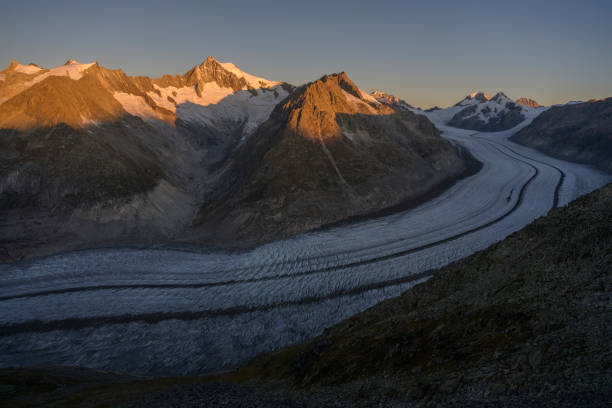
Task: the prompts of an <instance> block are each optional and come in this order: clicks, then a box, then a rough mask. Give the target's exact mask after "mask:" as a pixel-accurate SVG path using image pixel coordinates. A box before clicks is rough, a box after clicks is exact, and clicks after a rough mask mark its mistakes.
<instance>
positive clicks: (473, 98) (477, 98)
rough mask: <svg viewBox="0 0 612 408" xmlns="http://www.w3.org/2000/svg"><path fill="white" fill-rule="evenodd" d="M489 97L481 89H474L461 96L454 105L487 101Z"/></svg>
mask: <svg viewBox="0 0 612 408" xmlns="http://www.w3.org/2000/svg"><path fill="white" fill-rule="evenodd" d="M490 99H491V97H490V96H489V95H487V94H486V93H484V92H482V91H475V92H472V93H471V94H469V95H468V96H466V97H465V98H463V99H462V100H461V101H460V102H458V103H457V104H456V105H455V106H467V105H475V104H478V103H482V102H487V101H489V100H490Z"/></svg>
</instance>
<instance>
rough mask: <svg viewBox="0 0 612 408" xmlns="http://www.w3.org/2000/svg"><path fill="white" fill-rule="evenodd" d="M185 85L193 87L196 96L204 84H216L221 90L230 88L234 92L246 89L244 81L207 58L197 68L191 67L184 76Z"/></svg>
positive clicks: (199, 93)
mask: <svg viewBox="0 0 612 408" xmlns="http://www.w3.org/2000/svg"><path fill="white" fill-rule="evenodd" d="M184 79H185V82H186V84H187V85H189V86H195V88H196V92H197V94H198V96H201V93H202V89H203V87H204V85H205V84H206V83H210V82H216V83H217V85H219V86H220V87H222V88H232V89H233V90H234V91H235V92H236V91H239V90H243V89H246V85H247V83H246V80H245V79H244V78H239V77H238V76H237V75H235V74H234V73H232V72H229V71H228V70H226V69H225V68H224V67H223V65H221V63H219V61H217V60H216V59H214V58H213V57H212V56H209V57H208V58H206V60H204V62H202V63H201V64H200V65H199V66H195V67H193V68H192V69H191V70H189V71H188V72H187V73H186V74H185V75H184Z"/></svg>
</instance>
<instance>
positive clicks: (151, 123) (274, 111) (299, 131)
mask: <svg viewBox="0 0 612 408" xmlns="http://www.w3.org/2000/svg"><path fill="white" fill-rule="evenodd" d="M608 108H609V100H605V101H589V102H587V103H580V102H577V103H568V104H567V105H563V106H556V107H553V108H550V109H549V110H547V109H548V108H547V107H542V106H540V105H539V104H538V103H537V102H535V101H533V100H531V99H527V98H520V99H519V100H517V101H516V102H514V101H512V100H511V99H509V98H508V97H507V96H506V95H505V94H504V93H502V92H499V93H497V94H496V95H495V96H493V97H490V96H489V95H487V94H486V93H484V92H474V93H472V94H470V95H468V96H466V97H465V98H463V99H462V100H461V101H460V102H458V103H457V104H455V105H454V106H451V107H448V108H444V109H442V108H432V109H430V110H427V111H423V110H421V109H420V108H415V107H414V106H412V105H410V104H409V103H407V102H406V101H404V100H402V99H400V98H398V97H396V96H394V95H392V94H389V93H386V92H382V91H374V92H372V93H371V94H366V93H365V92H363V91H362V90H361V89H359V87H358V86H357V85H356V84H354V83H353V82H352V81H351V80H350V79H349V77H348V76H347V75H346V74H345V73H340V74H333V75H326V76H324V77H322V78H320V79H318V80H316V81H314V82H311V83H308V84H306V85H303V86H300V87H297V88H296V87H294V86H292V85H290V84H286V83H283V82H277V81H270V80H267V79H264V78H261V77H257V76H254V75H250V74H248V73H246V72H244V71H242V70H241V69H239V68H238V67H236V66H235V65H233V64H231V63H222V62H219V61H217V60H215V59H214V58H213V57H208V58H207V59H206V60H205V61H204V62H202V63H201V64H200V65H196V66H194V67H193V68H191V69H190V70H189V71H187V72H186V73H184V74H183V75H164V76H162V77H161V78H149V77H144V76H128V75H126V74H125V73H124V72H123V71H121V70H111V69H107V68H105V67H103V66H101V65H100V64H98V63H96V62H94V63H87V64H81V63H79V62H77V61H75V60H72V59H70V60H68V61H67V62H66V63H65V64H64V65H62V66H59V67H55V68H50V69H45V68H41V67H40V66H38V65H36V64H29V65H22V64H20V63H19V62H17V61H12V62H11V63H10V65H9V66H8V67H7V68H6V69H5V70H3V71H0V140H1V141H2V143H1V144H0V214H1V215H2V217H0V230H1V232H2V235H3V236H5V237H10V238H8V239H5V240H4V241H3V242H0V259H7V260H10V259H18V258H21V257H24V256H33V255H37V254H47V253H53V252H56V251H59V250H65V249H69V248H78V247H83V246H89V245H96V244H101V243H108V242H113V243H117V242H155V241H160V240H173V239H181V240H183V239H185V240H190V241H195V242H207V243H216V244H218V243H223V244H229V245H244V244H249V245H250V244H257V243H261V242H266V241H269V240H273V239H278V238H280V237H286V236H289V235H292V234H296V233H299V232H303V231H307V230H310V229H313V228H317V227H320V226H323V225H326V224H329V223H334V222H338V221H341V220H344V219H347V218H349V217H356V216H364V215H366V214H372V213H376V212H379V211H381V210H384V209H389V208H396V207H397V206H404V207H405V206H409V205H415V204H417V203H419V202H421V201H423V200H426V199H427V198H428V197H431V196H432V195H433V194H435V193H436V192H438V191H440V190H441V189H443V188H445V187H446V186H448V185H450V184H451V183H453V182H454V181H455V180H457V179H459V178H461V177H464V176H466V175H468V174H471V173H473V172H475V171H477V169H478V167H479V164H478V163H477V162H476V161H475V160H474V159H473V158H472V157H471V156H470V154H469V153H468V152H467V151H465V150H463V149H462V148H461V147H458V146H453V145H451V144H450V143H449V142H447V141H446V140H445V139H443V138H441V137H440V134H439V132H438V130H437V129H436V127H435V126H434V125H433V124H432V123H431V122H430V121H429V119H428V118H427V117H426V116H425V115H426V114H430V113H431V112H433V111H436V115H440V117H447V118H449V119H445V120H446V124H447V125H448V126H454V127H458V128H463V129H470V130H474V131H478V132H491V131H500V130H508V129H512V128H514V127H515V126H517V125H519V124H521V123H525V120H526V118H529V119H532V118H534V117H536V116H538V115H540V116H539V117H538V118H537V119H536V120H535V121H534V122H533V123H532V124H531V126H528V127H527V128H525V129H524V130H523V131H521V132H520V133H519V134H517V135H515V137H514V140H515V141H517V142H519V143H523V144H526V145H529V146H532V147H536V148H538V149H540V150H542V151H544V152H548V153H550V154H552V155H555V156H557V157H561V158H565V159H568V160H575V161H579V162H583V163H590V164H596V165H599V166H600V168H602V169H604V170H606V171H612V168H611V167H610V165H609V163H610V160H609V157H610V152H611V151H612V148H611V147H610V145H611V143H610V137H609V136H610V131H609V129H610V124H609V120H608V116H609V112H608V111H609V109H608ZM542 112H544V113H542Z"/></svg>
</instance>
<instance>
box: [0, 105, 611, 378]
mask: <svg viewBox="0 0 612 408" xmlns="http://www.w3.org/2000/svg"><path fill="white" fill-rule="evenodd" d="M454 110H456V108H449V109H445V110H439V111H433V112H428V113H425V114H426V115H427V116H428V117H429V118H430V119H431V120H432V121H433V122H434V123H435V124H436V126H437V127H438V129H440V131H441V132H442V136H443V137H445V138H446V139H447V140H449V141H450V142H451V143H453V144H457V145H461V146H464V147H466V148H467V149H468V150H469V151H470V152H471V153H472V154H473V155H474V156H475V157H476V158H477V159H478V160H480V161H481V162H482V163H483V167H482V169H481V170H480V171H479V172H478V173H477V174H474V175H473V176H471V177H468V178H465V179H462V180H460V181H459V182H457V183H456V184H454V185H453V186H452V187H450V188H449V189H447V190H445V191H444V192H442V193H441V194H440V195H438V196H437V197H435V198H433V199H432V200H430V201H427V202H425V203H423V204H422V205H420V206H418V207H416V208H413V209H410V210H406V211H401V212H397V213H394V214H391V215H387V216H383V217H378V218H373V219H368V220H362V221H356V222H351V223H347V224H343V225H339V226H335V227H330V228H326V229H321V230H317V231H312V232H309V233H305V234H301V235H298V236H295V237H292V238H290V239H285V240H281V241H277V242H272V243H269V244H265V245H262V246H259V247H256V248H252V249H248V250H221V249H217V248H210V247H197V246H190V245H182V244H165V245H158V246H155V247H120V248H97V249H89V250H81V251H73V252H68V253H63V254H58V255H55V256H49V257H45V258H38V259H33V260H28V261H22V262H17V263H11V264H3V265H0V367H7V366H42V365H45V366H49V365H69V366H84V367H91V368H96V369H101V370H109V371H117V372H125V373H130V374H134V375H141V376H161V375H179V374H204V373H213V372H219V371H224V370H229V369H232V368H235V367H237V366H239V365H240V364H242V363H244V362H246V361H247V360H248V359H250V358H252V357H254V356H256V355H257V354H260V353H264V352H270V351H273V350H276V349H278V348H280V347H283V346H287V345H289V344H293V343H296V342H300V341H303V340H306V339H308V338H312V337H314V336H316V335H318V334H320V333H321V332H322V331H323V330H324V329H325V328H326V327H329V326H331V325H333V324H335V323H337V322H339V321H341V320H342V319H345V318H347V317H349V316H351V315H353V314H355V313H358V312H360V311H362V310H364V309H366V308H368V307H370V306H372V305H374V304H376V303H378V302H380V301H382V300H384V299H387V298H389V297H393V296H397V295H399V294H401V293H402V292H404V291H406V290H407V289H409V288H410V287H412V286H414V285H416V284H418V283H421V282H423V281H425V280H426V279H427V278H428V277H430V276H431V275H432V273H435V269H437V268H440V267H442V266H444V265H447V264H449V263H451V262H453V261H456V260H458V259H461V258H463V257H465V256H468V255H470V254H472V253H474V252H476V251H479V250H482V249H484V248H486V247H488V246H489V245H491V244H493V243H495V242H498V241H500V240H502V239H503V238H505V237H506V236H508V235H509V234H511V233H513V232H515V231H517V230H519V229H521V228H522V227H523V226H525V225H526V224H528V223H530V222H531V221H533V220H534V219H535V218H537V217H540V216H543V215H545V214H546V213H548V211H550V210H551V209H553V208H555V207H557V206H562V205H566V204H567V203H568V202H570V201H571V200H573V199H575V198H576V197H578V196H580V195H583V194H586V193H588V192H590V191H592V190H594V189H597V188H599V187H601V186H602V185H604V184H607V183H609V182H611V181H612V176H611V175H608V174H605V173H602V172H600V171H598V170H596V169H594V168H591V167H589V166H585V165H580V164H575V163H569V162H565V161H562V160H558V159H554V158H551V157H548V156H545V155H543V154H541V153H539V152H537V151H535V150H532V149H530V148H527V147H523V146H520V145H517V144H515V143H513V142H510V141H509V140H508V138H509V137H510V136H511V135H512V134H514V133H515V132H516V131H518V130H519V129H520V128H521V127H524V126H526V125H527V124H528V123H529V122H530V121H531V120H533V118H534V117H535V116H536V114H537V113H539V111H538V112H536V111H535V110H534V112H533V113H532V114H531V115H530V116H529V117H528V119H527V120H526V121H524V122H523V123H521V124H520V125H518V126H517V127H515V128H513V129H510V130H507V131H503V132H495V133H477V132H474V131H470V130H462V129H456V128H452V127H448V126H445V125H444V123H446V121H447V120H448V119H449V118H450V117H452V115H453V114H454V113H453V112H454ZM419 113H423V112H419Z"/></svg>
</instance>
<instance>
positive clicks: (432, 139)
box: [194, 73, 479, 242]
mask: <svg viewBox="0 0 612 408" xmlns="http://www.w3.org/2000/svg"><path fill="white" fill-rule="evenodd" d="M478 168H479V165H478V164H477V163H476V162H475V160H473V159H472V158H471V157H470V155H469V154H468V153H467V152H465V151H463V150H462V149H460V148H457V147H454V146H452V145H450V144H449V143H448V142H447V141H446V140H444V139H442V138H441V137H440V135H439V133H438V131H437V129H436V128H435V127H434V125H433V124H432V123H431V122H430V121H429V120H428V119H427V118H426V117H425V116H421V115H415V114H413V113H411V112H407V111H397V110H395V109H393V108H392V107H390V106H388V105H386V104H383V103H380V102H379V101H377V100H376V99H374V98H373V97H371V96H368V95H366V94H363V93H362V92H361V91H360V90H359V88H357V86H356V85H355V84H354V83H353V82H352V81H351V80H350V79H349V78H348V76H347V75H346V74H345V73H341V74H334V75H328V76H324V77H322V78H321V79H319V80H318V81H315V82H312V83H310V84H307V85H305V86H302V87H300V88H298V89H297V90H296V91H295V92H293V93H292V94H291V96H290V97H289V98H287V99H286V100H284V101H283V102H282V103H280V104H279V105H278V106H277V107H276V108H275V110H274V111H273V112H272V114H271V116H270V118H269V119H268V120H267V121H266V122H265V123H263V124H262V125H261V126H260V127H259V128H258V130H257V131H256V132H255V133H254V134H253V136H252V137H250V138H249V139H248V140H247V142H246V143H244V144H243V145H242V146H241V147H240V148H239V149H238V150H237V151H236V152H235V154H234V156H233V157H232V158H231V165H230V167H229V168H228V169H227V170H226V171H225V173H224V174H223V175H222V177H221V181H220V183H219V188H218V189H217V190H216V191H215V192H214V193H213V194H212V195H211V196H210V197H209V198H208V200H207V203H206V204H205V205H204V206H203V207H202V209H201V211H200V218H199V220H198V221H197V222H196V231H195V232H194V234H199V233H200V231H203V234H204V238H203V239H206V238H205V234H212V236H214V239H215V240H217V241H218V240H224V241H230V242H232V241H241V242H265V241H269V240H272V239H276V238H279V237H286V236H289V235H293V234H296V233H299V232H303V231H307V230H310V229H313V228H317V227H320V226H322V225H325V224H329V223H333V222H336V221H339V220H342V219H345V218H347V217H352V216H358V215H363V214H368V213H371V212H374V211H377V210H379V209H381V208H386V207H391V206H395V205H398V204H401V203H408V204H409V203H412V204H414V203H417V202H419V200H422V198H423V197H424V196H426V195H427V194H430V193H432V191H435V190H437V189H441V188H444V187H445V186H448V185H449V184H450V183H452V182H453V181H455V180H457V179H458V178H460V177H463V176H465V175H467V174H470V173H472V172H474V171H475V170H477V169H478Z"/></svg>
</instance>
